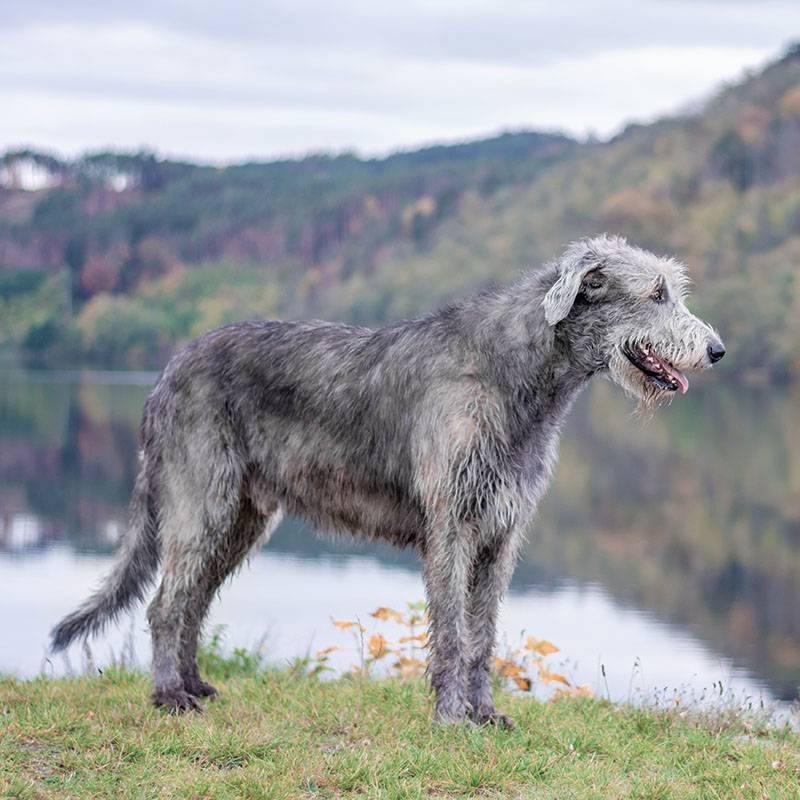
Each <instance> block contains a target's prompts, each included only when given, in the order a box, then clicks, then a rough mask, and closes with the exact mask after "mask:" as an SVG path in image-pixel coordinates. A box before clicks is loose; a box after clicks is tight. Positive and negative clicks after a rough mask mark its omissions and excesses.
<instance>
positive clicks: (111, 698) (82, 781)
mask: <svg viewBox="0 0 800 800" xmlns="http://www.w3.org/2000/svg"><path fill="white" fill-rule="evenodd" d="M206 668H207V669H209V668H210V669H211V671H212V672H214V673H215V674H214V675H212V676H211V677H212V678H213V679H214V682H215V683H216V684H217V686H218V688H219V689H220V690H221V696H220V698H219V699H218V700H216V701H214V702H210V703H208V704H207V710H206V713H205V714H204V715H203V716H199V715H188V716H183V717H171V716H168V715H166V714H164V713H162V712H159V711H158V710H156V709H154V708H151V707H150V706H149V704H148V703H147V696H148V692H149V679H148V678H147V676H145V675H143V674H141V673H137V672H131V671H125V670H122V669H117V668H111V669H108V670H106V671H105V672H104V673H103V674H102V675H97V676H93V677H80V678H67V679H49V678H38V679H35V680H30V681H19V680H15V679H13V678H5V679H1V680H0V794H2V796H3V797H19V798H68V797H69V798H73V797H74V798H94V797H97V798H100V797H113V798H115V800H127V799H128V798H131V799H132V798H215V800H216V798H338V797H363V798H370V800H372V799H373V798H375V800H378V799H379V798H445V797H447V798H450V797H480V798H500V797H502V798H537V800H540V799H541V800H544V799H545V798H554V799H555V798H557V799H558V800H566V799H567V798H652V799H653V800H655V799H656V798H658V799H659V800H661V799H662V798H663V799H664V800H666V798H698V799H699V798H703V800H705V799H706V798H724V800H730V799H731V798H759V799H760V798H798V797H800V736H798V735H797V734H796V733H792V732H791V731H789V730H787V729H777V728H760V727H758V726H754V725H753V724H752V723H749V722H748V721H747V720H746V719H745V718H742V717H736V716H727V717H724V718H723V717H720V716H712V715H707V716H702V715H699V714H689V715H687V714H685V713H684V714H681V713H678V712H677V711H671V712H667V711H656V710H652V709H643V708H635V707H631V706H617V705H613V704H611V703H608V702H605V701H601V700H597V699H593V698H566V699H561V700H557V701H555V702H550V703H542V702H539V701H536V700H532V699H530V698H525V697H520V696H513V695H511V694H510V693H508V692H504V691H501V692H499V693H498V699H499V706H500V707H501V709H502V710H503V711H504V712H506V713H510V714H511V715H513V716H514V717H515V719H516V721H517V723H518V729H517V730H516V731H513V732H506V731H500V730H495V729H493V728H486V729H477V728H468V727H466V726H464V727H451V728H444V727H441V726H438V725H436V724H434V723H433V722H432V721H431V703H430V697H429V694H428V691H427V689H426V686H425V683H424V681H423V680H421V679H420V678H411V679H407V680H402V679H399V678H389V679H385V680H373V679H368V678H365V677H363V676H354V677H349V676H348V677H342V678H338V679H335V680H329V681H320V680H318V679H317V678H315V677H313V676H309V675H308V674H307V671H305V670H304V669H302V668H296V669H284V670H276V669H264V668H262V667H260V666H259V665H257V664H254V663H252V662H251V661H248V660H247V659H243V658H241V657H240V658H239V661H238V662H234V663H233V664H232V663H231V662H225V661H220V662H218V663H214V662H213V660H211V663H209V659H206Z"/></svg>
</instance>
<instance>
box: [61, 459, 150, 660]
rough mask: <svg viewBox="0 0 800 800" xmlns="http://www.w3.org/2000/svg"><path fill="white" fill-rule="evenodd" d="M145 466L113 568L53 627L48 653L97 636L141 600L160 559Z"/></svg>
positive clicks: (137, 482) (140, 473)
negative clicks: (82, 600) (94, 635)
mask: <svg viewBox="0 0 800 800" xmlns="http://www.w3.org/2000/svg"><path fill="white" fill-rule="evenodd" d="M146 467H147V465H146V463H144V461H143V463H142V464H141V469H140V470H139V475H138V477H137V478H136V485H135V486H134V489H133V499H132V500H131V508H130V523H129V527H128V530H127V531H126V534H125V538H124V541H123V543H122V549H121V552H120V555H119V558H118V560H117V563H116V565H115V566H114V569H113V570H112V571H111V572H110V573H109V574H108V575H107V576H106V578H105V579H104V580H103V583H102V584H101V585H100V587H99V588H98V590H97V591H96V592H95V593H94V594H93V595H91V597H89V598H88V599H87V600H86V601H85V602H84V603H83V605H81V606H80V607H79V608H77V609H76V610H75V611H73V612H72V613H71V614H69V615H68V616H66V617H64V619H62V620H61V622H59V623H58V625H56V626H55V628H53V630H52V631H51V634H50V636H51V645H50V647H51V650H52V652H54V653H55V652H58V651H59V650H63V649H64V648H66V647H68V646H69V644H70V643H71V642H72V641H74V640H75V639H77V638H78V637H82V638H86V637H88V636H91V635H92V634H95V633H99V632H100V631H101V630H102V629H103V628H104V627H105V625H106V624H107V623H108V622H111V621H112V620H114V619H116V618H117V617H118V616H119V614H121V613H122V612H123V611H125V610H127V609H128V608H130V606H131V605H133V603H134V602H138V601H141V600H142V599H144V594H145V592H146V590H147V588H148V587H149V586H150V584H151V583H152V580H153V576H154V574H155V571H156V569H157V568H158V563H159V560H160V557H161V555H160V548H159V540H158V532H157V529H156V520H155V513H154V509H153V508H152V503H151V497H150V491H149V486H148V474H147V473H148V470H147V468H146Z"/></svg>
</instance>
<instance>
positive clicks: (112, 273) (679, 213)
mask: <svg viewBox="0 0 800 800" xmlns="http://www.w3.org/2000/svg"><path fill="white" fill-rule="evenodd" d="M602 230H608V231H611V232H615V233H622V234H624V235H626V236H628V237H629V238H630V239H631V240H632V241H633V242H635V243H637V244H641V245H643V246H646V247H650V248H653V249H656V250H658V251H665V252H671V253H676V254H677V255H679V256H680V257H681V258H683V259H684V260H685V261H687V262H688V263H689V265H690V267H691V271H692V274H693V276H694V278H695V282H696V284H697V287H696V290H695V296H694V297H695V300H694V302H695V306H696V308H697V309H698V310H700V311H701V312H703V313H705V314H707V315H708V316H709V318H711V319H712V320H713V321H714V322H715V323H716V324H717V326H718V327H719V328H720V330H721V331H722V332H723V334H724V336H725V338H726V341H727V343H728V345H729V349H730V351H731V355H732V357H731V358H730V359H726V361H725V365H726V368H728V369H731V370H733V371H735V372H736V373H737V374H738V375H741V376H742V377H744V378H749V379H767V378H772V379H782V380H785V379H788V378H789V377H791V376H796V377H797V376H800V356H799V355H798V353H797V349H798V348H797V344H798V342H800V266H798V265H799V264H800V48H798V47H795V48H793V49H792V50H790V51H789V52H788V53H787V54H786V55H785V56H784V57H783V58H782V59H780V60H779V61H777V62H775V63H774V64H772V65H770V66H769V67H768V68H766V69H765V70H764V71H763V72H761V73H760V74H758V75H752V76H749V77H747V78H746V79H745V80H743V81H742V82H741V83H739V84H738V85H735V86H731V87H728V88H726V89H724V90H723V91H721V92H720V93H719V95H718V96H717V97H716V98H714V99H713V100H712V101H710V102H709V103H708V104H707V105H706V106H705V107H704V108H703V109H701V110H700V111H698V112H696V113H693V114H691V115H688V114H687V115H682V116H676V117H673V118H668V119H664V120H661V121H659V122H656V123H654V124H652V125H647V126H631V127H630V128H628V129H627V130H626V131H625V132H624V133H623V134H621V135H620V136H618V137H616V138H615V139H614V140H612V141H610V142H607V143H602V144H594V143H589V144H579V143H577V142H575V141H573V140H571V139H569V138H568V137H565V136H560V135H555V134H540V133H516V134H505V135H503V136H500V137H497V138H494V139H489V140H485V141H478V142H472V143H466V144H459V145H453V146H440V147H432V148H426V149H423V150H419V151H416V152H411V153H401V154H396V155H393V156H390V157H388V158H385V159H361V158H358V157H356V156H353V155H340V156H335V157H334V156H313V157H309V158H305V159H302V160H297V161H281V162H273V163H267V164H242V165H238V166H231V167H226V168H215V167H209V166H198V165H193V164H186V163H177V162H173V161H164V160H159V159H157V158H156V157H154V156H152V155H148V154H133V155H131V154H128V155H123V154H113V153H101V154H95V155H91V156H87V157H84V158H82V159H80V160H78V161H75V162H69V163H65V162H62V161H59V160H58V159H55V158H52V157H50V156H46V155H43V154H41V153H36V152H29V151H27V152H15V153H7V154H6V155H5V156H4V158H3V159H2V162H0V346H2V347H3V348H4V349H5V350H6V351H7V352H9V353H11V354H13V355H14V357H16V358H21V359H23V360H25V361H27V362H29V363H45V364H58V365H61V366H78V365H82V364H92V365H102V366H113V367H155V366H159V365H160V364H161V363H163V360H164V359H165V358H166V357H167V355H168V353H169V352H170V350H172V349H173V348H174V347H175V346H176V345H177V344H178V343H180V342H181V341H183V340H186V339H188V338H190V337H192V336H195V335H197V334H199V333H201V332H203V331H204V330H207V329H209V328H212V327H215V326H217V325H220V324H223V323H225V322H228V321H232V320H235V319H242V318H253V317H273V316H281V317H301V316H316V317H328V318H336V319H345V320H350V321H357V322H361V323H368V324H373V323H380V322H383V321H386V320H388V319H393V318H397V317H401V316H408V315H415V314H418V313H421V312H424V311H426V310H428V309H430V308H431V307H433V306H435V305H436V304H438V303H441V302H442V301H444V300H445V299H449V298H452V297H454V296H458V295H460V294H463V293H465V292H467V291H469V290H472V289H474V288H476V287H480V286H484V285H486V284H487V283H490V282H492V281H502V280H506V279H508V278H510V277H512V276H513V274H514V273H515V272H516V271H517V270H518V269H520V268H524V267H529V266H535V265H537V264H539V263H540V262H541V261H543V260H547V259H549V258H551V257H552V256H553V255H555V254H557V253H558V252H559V251H560V249H561V248H562V247H563V245H564V243H566V242H568V241H570V240H572V239H574V238H577V237H580V236H584V235H588V234H592V233H595V232H599V231H602Z"/></svg>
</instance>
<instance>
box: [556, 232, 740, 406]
mask: <svg viewBox="0 0 800 800" xmlns="http://www.w3.org/2000/svg"><path fill="white" fill-rule="evenodd" d="M555 269H556V272H557V274H556V279H555V283H554V284H553V285H552V287H551V288H550V289H549V291H548V292H547V294H546V295H545V298H544V311H545V316H546V319H547V322H548V324H549V325H551V326H554V325H561V326H562V330H563V332H564V333H565V334H566V335H567V337H568V339H569V341H570V343H571V347H572V350H573V355H574V357H575V358H576V359H577V360H578V361H579V362H580V363H581V364H582V365H583V366H585V367H586V369H587V370H588V371H589V372H590V373H592V372H601V371H604V370H608V372H609V374H610V376H611V378H612V379H613V380H614V381H615V382H616V383H618V384H619V385H620V386H622V388H623V389H625V390H626V391H627V392H629V393H630V394H632V395H634V396H635V397H636V398H638V399H639V400H641V401H643V402H644V403H646V404H654V403H657V402H658V401H659V400H662V399H664V398H666V397H671V396H673V394H674V393H675V392H678V391H679V392H681V393H685V392H686V390H687V389H688V387H689V381H688V379H687V378H686V375H685V374H684V373H685V372H687V371H691V370H698V369H704V368H706V367H710V366H711V365H712V364H713V363H715V362H717V361H719V360H720V359H721V358H722V356H724V355H725V346H724V345H723V344H722V341H721V339H720V337H719V335H718V334H717V333H716V332H715V331H714V329H713V328H712V327H711V326H710V325H708V324H707V323H706V322H703V320H701V319H699V318H698V317H696V316H695V315H694V314H692V313H691V312H690V311H689V309H688V308H687V307H686V304H685V299H686V294H687V285H688V279H687V276H686V268H685V267H684V266H683V264H681V263H679V262H678V261H675V260H674V259H671V258H661V257H659V256H656V255H654V254H653V253H650V252H648V251H646V250H641V249H639V248H638V247H631V246H630V245H629V244H628V243H627V242H626V241H625V240H624V239H622V238H619V237H613V236H599V237H597V238H594V239H588V240H584V241H581V242H576V243H574V244H572V245H570V246H569V247H568V248H567V250H566V252H565V253H564V255H563V256H562V257H561V258H560V259H559V260H558V261H557V262H556V265H555Z"/></svg>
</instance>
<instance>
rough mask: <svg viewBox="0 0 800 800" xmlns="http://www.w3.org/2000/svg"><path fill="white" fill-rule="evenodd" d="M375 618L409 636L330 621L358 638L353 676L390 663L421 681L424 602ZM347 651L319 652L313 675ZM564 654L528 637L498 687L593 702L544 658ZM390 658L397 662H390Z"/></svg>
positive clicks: (588, 690) (503, 665)
mask: <svg viewBox="0 0 800 800" xmlns="http://www.w3.org/2000/svg"><path fill="white" fill-rule="evenodd" d="M370 616H371V617H372V618H373V619H375V620H377V621H378V622H383V623H394V624H395V625H399V626H401V627H402V628H405V632H404V633H403V634H402V635H400V636H398V637H396V639H391V638H388V637H387V636H386V635H385V634H384V633H383V632H380V631H378V632H370V631H369V630H368V629H367V628H366V627H365V626H364V625H363V624H362V623H361V622H360V621H359V620H358V619H331V623H332V624H333V625H334V627H336V628H339V629H340V630H346V631H350V632H351V633H352V635H353V641H354V647H355V651H356V653H357V655H358V659H359V661H358V663H357V664H354V665H353V666H351V668H350V671H351V672H352V673H355V674H360V675H370V674H372V672H373V668H374V667H375V665H376V664H378V663H384V662H385V663H387V664H388V666H389V670H390V671H391V672H392V673H393V674H396V675H398V676H400V677H402V678H413V677H417V676H419V675H421V674H423V673H424V672H425V666H426V663H425V648H426V647H427V644H428V615H427V611H426V605H425V602H424V601H419V602H415V603H407V604H406V611H405V612H401V611H396V610H395V609H393V608H389V607H388V606H380V607H379V608H377V609H375V611H373V612H371V614H370ZM342 649H343V648H341V647H339V646H337V645H333V646H332V647H326V648H324V649H322V650H319V651H317V654H316V657H315V658H314V659H310V660H309V672H310V673H311V674H319V673H320V672H323V671H325V670H330V669H331V667H330V666H329V665H328V660H329V658H330V655H331V654H332V653H334V652H336V651H339V650H342ZM558 652H559V648H558V647H556V646H555V645H554V644H553V643H552V642H549V641H547V640H546V639H537V638H536V637H535V636H528V637H527V638H526V639H525V641H524V642H523V643H522V644H521V646H520V647H518V648H516V649H513V650H511V651H509V652H508V653H507V654H506V655H505V656H504V657H502V658H501V657H499V656H498V657H497V658H495V660H494V673H495V677H496V679H497V680H498V682H499V683H500V684H501V685H502V686H504V687H506V688H510V689H512V690H513V691H515V692H525V693H531V692H533V691H534V690H535V689H536V688H537V687H543V688H544V689H545V693H546V697H547V699H550V700H558V699H561V698H564V697H592V696H593V695H594V692H593V690H592V687H591V686H589V685H588V684H582V685H580V686H576V685H573V684H572V682H571V681H570V680H569V679H568V678H567V677H566V676H565V675H562V674H561V673H559V672H556V671H555V670H553V669H551V668H550V667H549V666H548V664H547V663H546V661H545V659H547V658H548V656H551V655H553V654H555V653H558ZM388 656H393V659H391V660H388V661H387V657H388Z"/></svg>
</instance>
